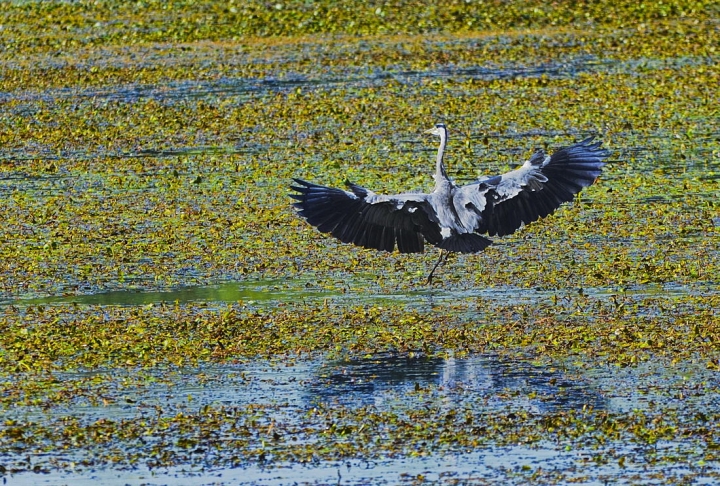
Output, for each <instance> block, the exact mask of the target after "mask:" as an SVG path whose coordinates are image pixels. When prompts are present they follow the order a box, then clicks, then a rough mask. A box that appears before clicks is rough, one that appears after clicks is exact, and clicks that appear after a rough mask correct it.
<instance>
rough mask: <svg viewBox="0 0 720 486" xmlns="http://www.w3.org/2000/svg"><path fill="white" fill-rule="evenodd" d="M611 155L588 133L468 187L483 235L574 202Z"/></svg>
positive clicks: (515, 226)
mask: <svg viewBox="0 0 720 486" xmlns="http://www.w3.org/2000/svg"><path fill="white" fill-rule="evenodd" d="M608 155H609V153H608V151H607V150H605V149H602V148H600V142H595V143H593V137H589V138H586V139H585V140H583V141H581V142H578V143H576V144H575V145H572V146H570V147H565V148H563V149H560V150H558V151H557V152H555V153H554V154H552V155H551V156H546V155H545V154H544V153H542V152H537V153H535V154H534V155H533V156H532V157H531V158H530V160H528V161H527V162H525V164H523V166H522V167H520V168H519V169H516V170H514V171H511V172H508V173H506V174H503V175H501V176H496V177H491V178H486V179H485V180H481V181H479V182H477V183H475V184H470V185H467V186H463V187H462V188H460V193H461V195H462V197H463V199H466V200H467V201H469V202H472V203H474V201H475V200H477V204H474V206H475V207H477V208H479V211H478V212H479V216H480V217H479V218H478V220H479V222H478V226H477V228H476V231H477V232H478V233H487V234H488V235H490V236H494V235H497V236H505V235H509V234H511V233H513V232H515V230H517V229H518V228H520V226H522V225H523V224H529V223H532V222H533V221H536V220H538V219H539V218H544V217H545V216H547V215H549V214H552V213H553V212H554V211H555V210H556V209H557V208H558V207H559V206H560V205H561V204H562V203H564V202H569V201H572V200H573V199H574V197H575V195H576V194H577V193H579V192H580V191H581V190H582V189H583V188H584V187H588V186H590V185H591V184H592V183H593V182H595V179H596V178H597V177H598V176H599V175H600V172H601V171H602V167H603V166H604V165H605V163H604V162H603V159H604V158H606V157H607V156H608Z"/></svg>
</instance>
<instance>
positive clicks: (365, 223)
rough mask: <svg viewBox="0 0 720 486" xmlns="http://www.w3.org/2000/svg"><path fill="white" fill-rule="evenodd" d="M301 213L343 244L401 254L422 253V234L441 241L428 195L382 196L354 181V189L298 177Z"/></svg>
mask: <svg viewBox="0 0 720 486" xmlns="http://www.w3.org/2000/svg"><path fill="white" fill-rule="evenodd" d="M293 180H294V181H295V183H296V184H297V185H296V186H290V188H291V189H293V190H294V191H297V192H298V194H290V197H292V198H294V199H296V200H297V201H298V202H296V203H295V204H294V206H295V207H296V208H297V209H298V214H300V216H302V217H304V218H305V219H306V220H307V222H308V223H310V224H311V225H313V226H315V227H316V228H317V229H318V230H319V231H321V232H322V233H330V234H331V235H333V236H334V237H335V238H337V239H339V240H340V241H342V242H343V243H354V244H356V245H358V246H362V247H364V248H373V249H376V250H385V251H393V249H394V248H395V245H396V244H397V248H398V250H399V251H400V252H401V253H419V252H422V251H423V249H424V241H423V237H424V238H425V239H426V240H427V241H428V242H429V243H432V244H438V243H439V242H440V241H441V240H442V236H441V235H440V230H439V227H438V225H437V223H436V222H433V221H432V219H433V218H434V212H433V210H432V207H430V205H429V204H428V202H427V199H426V195H425V194H399V195H396V196H382V195H378V194H375V193H373V192H372V191H369V190H367V189H365V188H362V187H360V186H357V185H355V184H348V185H349V187H350V190H351V191H352V192H348V191H344V190H342V189H335V188H332V187H325V186H320V185H318V184H313V183H311V182H306V181H303V180H301V179H293Z"/></svg>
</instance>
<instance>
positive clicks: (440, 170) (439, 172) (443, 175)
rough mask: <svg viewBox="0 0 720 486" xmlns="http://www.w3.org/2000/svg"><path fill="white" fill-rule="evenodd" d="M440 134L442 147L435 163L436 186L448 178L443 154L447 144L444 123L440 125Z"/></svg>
mask: <svg viewBox="0 0 720 486" xmlns="http://www.w3.org/2000/svg"><path fill="white" fill-rule="evenodd" d="M437 128H438V129H439V130H438V132H439V133H438V135H439V136H440V147H439V148H438V154H437V164H436V165H435V187H436V188H437V187H439V186H440V185H442V184H443V183H445V182H446V181H447V180H448V176H447V172H445V165H444V164H443V155H444V154H445V145H446V144H447V138H448V135H447V128H445V126H444V125H438V126H437Z"/></svg>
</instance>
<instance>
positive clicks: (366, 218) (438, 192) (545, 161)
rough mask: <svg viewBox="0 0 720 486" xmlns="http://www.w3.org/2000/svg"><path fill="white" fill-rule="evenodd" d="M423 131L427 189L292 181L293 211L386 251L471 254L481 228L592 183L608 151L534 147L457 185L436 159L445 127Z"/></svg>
mask: <svg viewBox="0 0 720 486" xmlns="http://www.w3.org/2000/svg"><path fill="white" fill-rule="evenodd" d="M429 133H432V134H434V135H438V136H439V137H440V142H441V143H440V148H439V150H438V157H437V164H436V172H435V189H434V190H433V192H431V193H429V194H423V193H407V194H397V195H391V196H384V195H380V194H375V193H374V192H372V191H370V190H368V189H365V188H363V187H360V186H358V185H355V184H348V187H349V189H350V190H349V191H345V190H342V189H335V188H331V187H325V186H321V185H318V184H313V183H311V182H306V181H304V180H301V179H293V180H294V181H295V183H296V185H292V186H291V189H292V190H293V191H295V193H293V194H290V196H291V197H292V198H294V199H295V200H296V201H297V202H296V203H295V204H294V206H295V208H296V209H297V211H298V214H299V215H300V216H302V217H303V218H305V219H306V220H307V222H308V223H310V224H311V225H312V226H315V227H316V228H317V229H318V230H319V231H320V232H322V233H330V234H331V235H333V236H334V237H335V238H337V239H339V240H340V241H342V242H344V243H353V244H355V245H358V246H362V247H364V248H371V249H376V250H384V251H393V250H394V249H395V247H396V246H397V248H398V250H399V251H400V252H401V253H416V252H422V251H423V250H424V243H425V242H428V243H430V244H432V245H435V246H437V247H439V248H441V249H444V250H448V251H454V252H461V253H476V252H478V251H482V250H483V249H485V248H486V247H487V246H488V245H490V244H491V240H489V239H488V238H485V237H483V236H481V234H487V235H489V236H504V235H508V234H511V233H513V232H515V231H516V230H517V229H518V228H520V227H521V226H522V225H524V224H529V223H531V222H533V221H536V220H538V219H539V218H544V217H545V216H548V215H549V214H552V213H553V212H554V211H555V210H556V209H557V208H558V207H559V206H560V205H561V204H562V203H565V202H569V201H572V200H573V199H574V197H575V195H576V194H577V193H579V192H580V191H581V190H582V189H583V188H585V187H588V186H590V185H591V184H593V182H594V181H595V180H596V179H597V177H598V176H599V175H600V173H601V171H602V167H603V166H604V165H605V163H604V162H603V160H604V159H605V158H606V157H607V156H608V151H607V150H605V149H602V148H600V142H593V139H592V137H590V138H587V139H585V140H583V141H581V142H578V143H576V144H574V145H571V146H570V147H566V148H563V149H560V150H558V151H557V152H555V153H553V154H552V155H551V156H547V155H545V154H544V153H542V152H536V153H535V154H534V155H533V156H532V157H531V158H530V160H528V161H527V162H525V163H524V164H523V165H522V166H521V167H520V168H518V169H516V170H513V171H511V172H508V173H506V174H502V175H498V176H488V177H482V178H480V179H478V181H477V182H474V183H472V184H468V185H465V186H457V185H456V184H455V183H454V182H453V181H452V180H450V179H449V178H448V177H447V174H446V171H445V167H444V165H443V154H444V149H445V144H446V141H447V130H446V128H445V126H444V125H442V124H438V125H436V126H435V128H433V129H431V130H429Z"/></svg>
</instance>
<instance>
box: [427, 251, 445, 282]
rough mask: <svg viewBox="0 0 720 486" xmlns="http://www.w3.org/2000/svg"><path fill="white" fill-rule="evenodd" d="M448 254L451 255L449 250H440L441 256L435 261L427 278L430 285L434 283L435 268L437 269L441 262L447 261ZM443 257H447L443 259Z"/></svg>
mask: <svg viewBox="0 0 720 486" xmlns="http://www.w3.org/2000/svg"><path fill="white" fill-rule="evenodd" d="M448 255H450V252H449V251H445V250H440V258H438V261H437V262H436V263H435V266H434V267H433V268H432V270H430V275H428V278H427V284H428V285H432V279H433V274H434V273H435V270H436V269H437V267H439V266H440V264H441V263H445V262H446V261H447V257H448ZM443 257H445V258H444V259H443Z"/></svg>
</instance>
